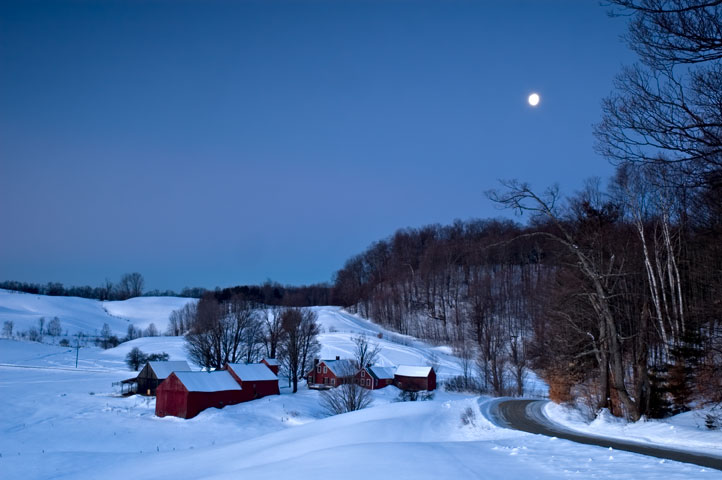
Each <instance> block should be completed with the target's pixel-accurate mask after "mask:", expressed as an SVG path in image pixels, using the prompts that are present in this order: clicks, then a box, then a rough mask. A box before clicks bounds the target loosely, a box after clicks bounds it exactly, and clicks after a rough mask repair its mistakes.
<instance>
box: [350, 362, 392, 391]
mask: <svg viewBox="0 0 722 480" xmlns="http://www.w3.org/2000/svg"><path fill="white" fill-rule="evenodd" d="M356 381H357V382H358V384H359V385H361V386H362V387H364V388H368V389H369V390H377V389H379V388H384V387H386V386H388V385H393V383H394V369H393V367H379V366H376V365H368V366H366V367H365V368H362V369H361V370H359V372H358V373H357V374H356Z"/></svg>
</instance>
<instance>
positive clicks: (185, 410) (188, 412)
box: [155, 370, 244, 418]
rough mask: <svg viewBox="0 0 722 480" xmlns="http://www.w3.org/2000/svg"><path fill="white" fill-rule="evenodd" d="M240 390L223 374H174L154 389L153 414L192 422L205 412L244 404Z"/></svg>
mask: <svg viewBox="0 0 722 480" xmlns="http://www.w3.org/2000/svg"><path fill="white" fill-rule="evenodd" d="M243 401H244V399H243V390H242V389H241V386H240V385H239V384H238V382H236V380H235V379H234V378H233V376H231V374H230V373H228V372H227V371H225V370H220V371H215V372H173V373H171V374H170V376H169V377H168V378H166V379H165V380H164V381H163V383H161V384H160V385H159V386H158V388H157V389H156V400H155V414H156V415H158V416H159V417H165V416H167V415H172V416H174V417H180V418H193V417H195V416H196V415H198V414H199V413H200V412H202V411H203V410H205V409H206V408H223V407H225V406H226V405H235V404H237V403H241V402H243Z"/></svg>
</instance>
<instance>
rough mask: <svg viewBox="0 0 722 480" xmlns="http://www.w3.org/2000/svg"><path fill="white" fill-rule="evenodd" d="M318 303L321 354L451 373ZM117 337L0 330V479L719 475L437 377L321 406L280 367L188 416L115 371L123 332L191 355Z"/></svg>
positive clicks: (441, 352)
mask: <svg viewBox="0 0 722 480" xmlns="http://www.w3.org/2000/svg"><path fill="white" fill-rule="evenodd" d="M66 301H67V302H69V303H71V304H74V303H75V301H76V299H66ZM0 305H2V306H3V307H5V306H6V304H4V303H2V299H1V298H0ZM58 307H59V308H75V307H74V306H65V307H64V306H63V305H62V304H58ZM315 310H316V311H317V313H318V315H319V321H320V322H321V323H322V324H323V325H325V327H324V328H325V333H324V334H323V335H321V336H320V341H321V344H322V357H323V358H335V355H341V356H342V358H348V357H350V356H351V352H352V351H353V348H354V344H353V340H352V339H353V337H354V336H355V335H358V334H360V333H366V335H368V337H369V339H370V340H373V342H375V343H378V344H379V346H380V347H381V353H380V356H379V362H378V363H379V364H380V365H382V366H387V367H391V366H394V365H424V364H427V365H434V366H435V368H436V366H438V370H437V374H439V375H440V376H451V375H457V374H459V373H460V372H461V367H460V363H459V360H458V359H456V358H455V357H453V355H451V351H450V350H449V349H445V348H440V347H435V346H430V345H428V344H425V343H424V342H421V341H419V340H417V339H413V338H410V337H404V336H399V335H396V334H393V333H392V332H387V331H386V330H384V329H382V328H380V327H379V326H377V325H375V324H373V323H372V322H368V321H366V320H364V319H362V318H360V317H358V316H356V315H351V314H348V313H346V312H344V311H342V310H340V309H338V308H334V307H318V308H316V309H315ZM100 318H102V317H100ZM101 325H102V323H101ZM329 326H334V329H335V331H329ZM379 333H380V334H381V338H379V337H378V334H379ZM146 341H147V342H152V343H143V342H146ZM128 343H129V345H127V344H121V345H120V346H118V347H117V348H114V349H110V350H106V351H103V350H101V349H99V348H97V347H88V348H81V349H80V350H79V352H78V353H79V362H78V367H79V368H77V369H76V368H75V354H76V350H75V349H70V348H62V347H58V346H54V345H42V344H37V343H31V342H25V341H17V340H5V339H0V363H2V364H3V365H0V398H2V401H3V415H1V416H0V478H2V479H3V480H4V479H11V480H14V479H23V480H40V479H84V478H89V477H93V478H103V479H107V480H116V479H117V480H121V479H123V480H124V479H127V478H138V479H160V480H164V479H169V480H170V479H173V480H177V479H183V478H193V479H225V478H256V479H261V480H263V479H278V478H289V477H291V478H298V479H313V478H326V477H329V476H330V477H333V476H334V475H337V474H338V475H342V476H343V477H344V479H345V480H356V479H363V480H368V478H369V477H371V478H377V479H379V480H382V479H393V478H413V479H415V480H432V479H434V480H436V479H438V478H455V479H458V480H463V479H479V478H484V479H508V478H529V479H542V480H546V479H555V480H556V479H559V478H574V479H586V478H604V479H611V480H620V479H629V480H631V479H635V480H637V479H640V480H644V479H656V478H665V480H677V479H680V480H681V479H691V478H694V479H722V472H720V471H716V470H710V469H706V468H702V467H699V466H695V465H691V464H684V463H678V462H673V461H663V460H660V459H657V458H651V457H646V456H643V455H637V454H632V453H627V452H622V451H612V452H610V451H609V450H607V449H604V448H599V447H594V446H589V445H581V444H576V443H573V442H569V441H566V440H562V439H558V438H549V437H544V436H539V435H531V434H527V433H523V432H518V431H513V430H508V429H505V428H501V427H498V426H496V425H495V424H494V423H492V422H491V421H490V420H488V419H487V418H488V417H487V414H486V412H487V411H488V409H489V405H490V404H491V403H492V402H493V401H494V400H492V399H488V398H484V397H474V396H470V395H462V394H453V393H448V392H444V391H440V390H439V391H436V392H434V398H433V399H432V400H429V401H425V402H398V401H396V400H397V398H398V396H399V390H398V389H396V388H395V387H392V386H389V387H386V388H383V389H380V390H374V391H371V392H370V393H371V395H372V398H373V404H372V405H371V407H370V408H367V409H365V410H362V411H359V412H353V413H349V414H344V415H337V416H332V417H328V416H327V415H326V414H325V413H324V411H323V409H322V407H321V405H320V402H319V399H320V395H321V394H320V393H319V392H317V391H313V390H309V389H306V388H305V387H304V386H303V383H301V384H300V385H299V387H300V388H299V392H298V393H296V394H292V393H290V390H289V389H288V387H286V386H285V384H286V382H285V380H282V382H281V383H282V387H283V388H282V389H281V395H271V396H268V397H264V398H261V399H258V400H254V401H251V402H246V403H242V404H238V405H232V406H227V407H225V408H223V409H208V410H206V411H204V412H201V413H200V414H199V415H198V416H197V417H195V418H193V419H190V420H183V419H179V418H175V417H164V418H159V417H156V416H155V415H154V411H155V400H154V399H153V398H152V397H142V396H138V395H133V396H129V397H122V396H120V395H118V393H117V392H118V390H117V389H118V388H119V387H114V386H112V383H113V382H117V381H119V380H121V379H123V378H126V377H127V376H128V367H127V366H126V365H125V363H124V361H123V359H124V356H125V354H127V352H128V351H129V350H130V348H132V346H134V345H135V346H138V347H139V348H141V349H142V350H143V351H146V352H148V351H166V352H169V353H171V355H172V358H174V359H179V360H180V359H185V360H188V359H187V356H186V354H185V350H184V349H183V347H182V339H180V338H176V337H155V338H152V339H137V340H134V341H133V342H128ZM216 373H219V374H223V373H226V375H229V374H227V372H216ZM179 374H180V375H193V376H194V377H195V376H204V378H213V375H212V374H208V373H204V372H192V373H191V372H180V373H177V375H179ZM226 378H227V377H226ZM236 385H237V384H236ZM685 422H686V423H685ZM687 423H689V424H691V423H693V422H692V420H691V419H690V418H688V417H685V418H684V419H679V420H678V421H675V422H672V423H670V424H669V425H668V426H667V429H668V430H669V426H674V427H675V430H680V429H681V427H682V426H685V425H686V424H687ZM610 428H612V427H610ZM613 428H618V427H613ZM685 428H687V427H686V426H685ZM689 428H692V427H691V426H690V427H689ZM702 433H705V432H702V431H699V430H697V431H696V434H697V435H699V436H700V438H701V437H703V436H706V435H700V434H702ZM711 433H712V435H713V436H710V437H708V438H707V440H705V442H707V443H708V444H709V445H710V446H712V445H713V444H715V442H716V444H717V445H718V446H719V445H720V444H722V439H720V437H719V433H715V432H711ZM714 435H717V436H714ZM658 438H659V439H660V441H661V440H663V439H667V440H668V441H669V442H670V443H673V444H675V445H676V446H680V445H679V444H680V443H685V442H690V441H692V440H694V438H693V437H691V436H688V435H687V434H685V435H683V436H681V437H680V436H675V434H669V435H664V432H663V431H662V430H660V432H659V437H658ZM364 459H374V460H373V461H365V460H364ZM337 465H342V467H341V468H342V471H341V473H338V472H336V470H335V469H334V466H337ZM345 465H349V468H344V467H343V466H345ZM91 472H92V473H91ZM334 472H336V473H334Z"/></svg>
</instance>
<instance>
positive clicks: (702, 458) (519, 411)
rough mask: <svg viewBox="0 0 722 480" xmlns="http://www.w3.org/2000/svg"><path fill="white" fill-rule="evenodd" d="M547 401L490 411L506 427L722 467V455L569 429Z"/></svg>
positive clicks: (506, 404)
mask: <svg viewBox="0 0 722 480" xmlns="http://www.w3.org/2000/svg"><path fill="white" fill-rule="evenodd" d="M545 403H546V401H544V400H502V401H500V402H497V403H495V404H494V405H493V406H492V407H491V409H490V411H489V413H490V414H491V416H492V417H494V418H493V419H494V420H495V421H496V422H497V423H498V424H499V425H500V426H502V427H507V428H513V429H515V430H522V431H524V432H529V433H534V434H540V435H547V436H549V437H558V438H563V439H566V440H571V441H573V442H577V443H584V444H587V445H597V446H599V447H605V448H609V447H612V448H614V449H616V450H626V451H628V452H634V453H641V454H642V455H649V456H652V457H657V458H665V459H668V460H675V461H677V462H685V463H694V464H696V465H700V466H702V467H709V468H715V469H717V470H722V457H715V456H711V455H703V454H698V453H690V452H685V451H681V450H674V449H670V448H664V447H657V446H653V445H645V444H640V443H633V442H625V441H624V440H617V439H612V438H606V437H597V436H593V435H585V434H583V433H579V432H574V431H572V430H567V429H565V428H564V427H562V426H560V425H556V424H554V423H553V422H551V421H550V420H549V419H548V418H546V416H545V415H544V413H543V407H544V404H545Z"/></svg>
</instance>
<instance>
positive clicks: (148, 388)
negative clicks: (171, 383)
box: [122, 360, 191, 395]
mask: <svg viewBox="0 0 722 480" xmlns="http://www.w3.org/2000/svg"><path fill="white" fill-rule="evenodd" d="M190 371H191V367H189V366H188V363H186V362H185V361H183V360H180V361H170V362H148V363H146V364H145V366H144V367H143V369H142V370H141V371H140V372H139V373H138V376H137V377H135V378H129V379H127V380H123V382H122V383H123V384H124V385H128V386H129V392H125V391H124V393H132V392H133V391H134V392H136V393H139V394H141V395H155V389H156V388H157V387H158V385H160V384H161V382H162V381H163V380H165V379H166V378H168V376H169V375H170V374H171V373H172V372H190Z"/></svg>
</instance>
